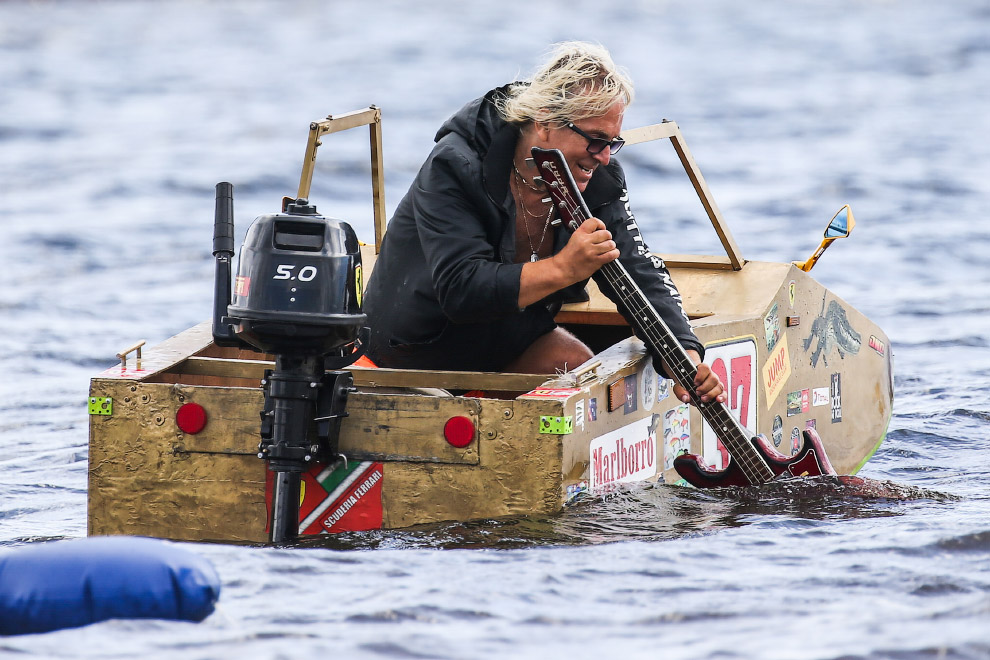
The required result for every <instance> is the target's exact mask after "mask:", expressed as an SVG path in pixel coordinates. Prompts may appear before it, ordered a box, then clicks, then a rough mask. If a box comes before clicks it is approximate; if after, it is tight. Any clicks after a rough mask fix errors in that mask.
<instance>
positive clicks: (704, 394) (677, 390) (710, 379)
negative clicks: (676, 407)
mask: <svg viewBox="0 0 990 660" xmlns="http://www.w3.org/2000/svg"><path fill="white" fill-rule="evenodd" d="M685 352H686V353H687V354H688V357H690V358H691V360H692V361H693V362H694V363H695V364H696V365H697V366H698V373H697V374H695V376H694V391H695V392H697V393H698V396H699V397H700V398H701V400H702V401H704V402H705V403H707V402H709V401H719V402H720V403H725V401H726V398H727V397H726V396H725V388H724V387H723V386H722V381H721V380H720V379H719V377H718V374H716V373H715V372H714V371H712V370H711V368H709V366H708V365H707V364H705V363H704V362H702V361H701V356H700V355H698V351H693V350H690V349H689V350H687V351H685ZM674 396H676V397H677V398H678V400H680V401H683V402H684V403H691V395H689V394H688V392H687V390H685V389H684V388H683V387H681V386H680V385H677V384H675V385H674Z"/></svg>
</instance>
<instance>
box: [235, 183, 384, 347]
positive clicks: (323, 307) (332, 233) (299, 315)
mask: <svg viewBox="0 0 990 660" xmlns="http://www.w3.org/2000/svg"><path fill="white" fill-rule="evenodd" d="M361 280H362V272H361V250H360V243H359V242H358V239H357V235H356V234H355V233H354V230H353V229H352V228H351V226H350V225H348V224H347V223H346V222H344V221H342V220H338V219H335V218H327V217H323V216H321V215H319V214H317V212H316V208H315V207H313V206H312V205H310V204H309V203H308V202H307V201H306V200H304V199H299V200H295V201H294V202H292V203H289V204H288V205H287V206H286V210H285V212H283V213H277V214H269V215H262V216H259V217H258V218H256V219H255V221H254V222H253V223H252V224H251V226H250V227H249V228H248V231H247V235H246V236H245V239H244V244H243V245H242V246H241V252H240V258H239V259H238V267H237V276H236V278H235V280H234V287H233V292H232V293H233V296H232V299H231V303H230V305H229V306H228V307H227V316H226V318H225V319H224V321H225V322H226V323H228V324H229V325H230V327H231V329H232V331H233V335H234V336H235V337H236V338H237V339H239V340H241V341H243V342H245V343H247V344H249V345H251V346H252V347H254V348H257V349H258V350H260V351H263V352H266V353H272V354H279V355H286V356H289V355H301V356H310V355H330V354H344V353H347V352H348V351H347V347H349V346H350V345H352V344H354V342H355V340H356V339H357V338H358V335H359V333H360V332H361V329H362V328H363V327H364V326H365V324H366V323H367V316H366V315H365V314H364V313H362V312H361V289H362V281H361Z"/></svg>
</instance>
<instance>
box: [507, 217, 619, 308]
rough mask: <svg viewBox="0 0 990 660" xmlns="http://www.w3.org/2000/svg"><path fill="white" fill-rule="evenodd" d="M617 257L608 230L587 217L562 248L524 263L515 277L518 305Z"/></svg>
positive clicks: (571, 282) (578, 280) (525, 303)
mask: <svg viewBox="0 0 990 660" xmlns="http://www.w3.org/2000/svg"><path fill="white" fill-rule="evenodd" d="M618 257H619V249H618V248H617V247H616V246H615V241H613V240H612V232H610V231H608V230H607V229H605V223H604V222H602V221H601V220H599V219H598V218H588V219H587V220H585V221H584V224H582V225H581V226H580V227H578V228H577V230H575V231H574V233H573V234H571V237H570V238H569V239H568V241H567V245H565V246H564V249H563V250H561V251H560V252H558V253H557V254H555V255H554V256H552V257H550V258H549V259H540V260H539V261H536V262H533V263H524V264H523V267H522V275H521V276H520V278H519V307H526V306H527V305H531V304H533V303H535V302H536V301H538V300H543V299H544V298H546V297H547V296H549V295H550V294H551V293H554V292H555V291H560V290H561V289H563V288H564V287H566V286H570V285H572V284H574V283H575V282H580V281H581V280H584V279H587V278H589V277H591V276H592V275H593V274H594V273H595V271H597V270H598V269H599V268H601V267H602V266H604V265H605V264H607V263H608V262H610V261H614V260H615V259H618Z"/></svg>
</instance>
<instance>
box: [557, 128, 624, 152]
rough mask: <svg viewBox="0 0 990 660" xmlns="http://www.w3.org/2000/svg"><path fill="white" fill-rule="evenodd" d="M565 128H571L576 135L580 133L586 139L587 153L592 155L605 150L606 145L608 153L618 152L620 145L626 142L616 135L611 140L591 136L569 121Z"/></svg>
mask: <svg viewBox="0 0 990 660" xmlns="http://www.w3.org/2000/svg"><path fill="white" fill-rule="evenodd" d="M567 128H569V129H571V130H572V131H574V132H575V133H577V134H578V135H580V136H581V137H583V138H584V139H585V140H587V141H588V153H589V154H591V155H593V156H594V155H597V154H600V153H601V152H603V151H605V148H606V147H608V150H609V153H610V154H617V153H619V149H621V148H622V145H624V144H625V143H626V141H625V140H623V139H622V138H620V137H617V138H615V139H614V140H612V141H609V140H606V139H604V138H596V137H592V136H590V135H588V134H587V133H585V132H584V131H582V130H581V129H580V128H578V127H577V126H575V125H574V124H573V123H571V122H568V123H567Z"/></svg>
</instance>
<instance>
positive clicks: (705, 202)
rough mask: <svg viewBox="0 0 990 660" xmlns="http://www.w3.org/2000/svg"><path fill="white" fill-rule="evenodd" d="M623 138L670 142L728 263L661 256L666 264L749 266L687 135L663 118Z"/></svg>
mask: <svg viewBox="0 0 990 660" xmlns="http://www.w3.org/2000/svg"><path fill="white" fill-rule="evenodd" d="M622 137H623V139H625V141H626V144H640V143H642V142H650V141H652V140H662V139H669V140H670V143H671V144H672V145H673V147H674V151H676V152H677V157H678V158H680V160H681V165H683V166H684V171H685V172H686V173H687V175H688V178H689V179H690V180H691V185H692V186H694V190H695V192H696V193H698V198H699V199H700V200H701V204H702V206H704V207H705V213H707V214H708V218H709V219H710V220H711V221H712V226H713V227H714V228H715V233H717V234H718V238H719V240H720V241H722V247H724V248H725V253H726V255H727V256H728V261H725V260H724V259H722V258H721V257H712V256H694V255H661V256H663V260H664V261H665V262H666V263H667V265H668V266H670V267H671V268H678V267H679V268H731V269H732V270H740V269H742V267H743V264H745V263H746V260H745V259H743V256H742V252H741V251H740V250H739V246H738V245H737V244H736V240H735V239H734V238H733V237H732V232H731V231H729V226H728V225H727V224H726V223H725V219H724V218H723V217H722V212H721V211H720V210H719V208H718V205H717V204H716V203H715V199H714V198H713V197H712V192H711V190H709V188H708V183H707V182H706V181H705V177H703V176H702V175H701V170H700V169H699V168H698V164H697V163H696V162H695V161H694V156H692V155H691V150H690V149H688V146H687V143H686V142H685V141H684V136H682V135H681V129H680V128H678V126H677V122H673V121H668V120H666V119H664V120H663V122H661V123H659V124H653V125H651V126H643V127H641V128H633V129H630V130H628V131H622Z"/></svg>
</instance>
